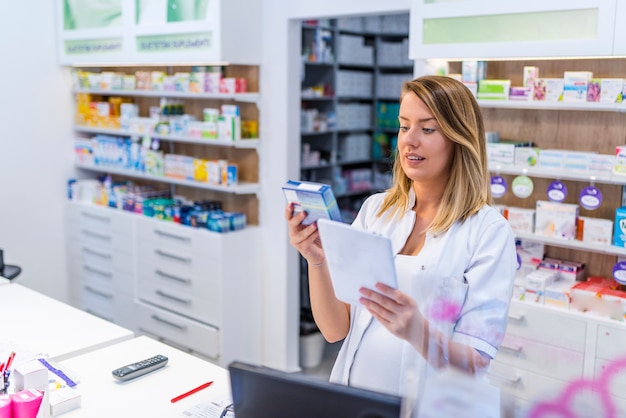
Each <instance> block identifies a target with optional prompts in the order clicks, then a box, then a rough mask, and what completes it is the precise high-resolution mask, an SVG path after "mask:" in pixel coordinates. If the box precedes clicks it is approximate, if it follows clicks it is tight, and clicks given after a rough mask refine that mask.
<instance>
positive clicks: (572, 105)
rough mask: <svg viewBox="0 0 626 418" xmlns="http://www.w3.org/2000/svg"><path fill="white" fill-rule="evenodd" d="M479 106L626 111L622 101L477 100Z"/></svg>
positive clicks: (519, 108)
mask: <svg viewBox="0 0 626 418" xmlns="http://www.w3.org/2000/svg"><path fill="white" fill-rule="evenodd" d="M478 104H479V105H480V107H484V108H495V109H515V110H579V111H585V112H626V104H624V103H598V102H546V101H541V102H540V101H532V100H478Z"/></svg>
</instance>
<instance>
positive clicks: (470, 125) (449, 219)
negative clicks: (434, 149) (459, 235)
mask: <svg viewBox="0 0 626 418" xmlns="http://www.w3.org/2000/svg"><path fill="white" fill-rule="evenodd" d="M407 94H415V95H416V96H417V97H418V98H419V99H420V100H421V101H423V102H424V104H425V105H426V106H427V107H428V109H430V111H431V113H432V114H433V116H434V117H435V119H436V120H437V123H438V124H439V126H440V127H441V131H442V133H443V135H444V136H445V137H446V138H448V139H449V140H450V141H452V142H453V143H454V155H453V157H452V167H451V171H450V177H449V180H448V184H447V185H446V187H445V189H444V192H443V196H442V199H441V203H440V205H439V209H438V211H437V214H436V215H435V218H434V219H433V221H432V223H431V224H430V225H429V226H428V228H426V231H428V232H444V231H447V230H448V229H449V228H450V227H451V226H452V225H453V224H454V223H455V222H457V221H461V222H462V221H465V220H466V219H467V218H469V217H470V216H472V215H474V214H475V213H476V212H478V211H479V210H480V209H481V208H482V207H483V206H484V205H488V204H491V203H492V197H491V186H490V175H489V170H488V168H487V150H486V140H485V127H484V124H483V119H482V114H481V112H480V108H479V106H478V103H477V102H476V100H475V98H474V96H473V95H472V93H471V92H470V90H469V89H468V88H467V87H466V86H465V85H464V84H463V83H461V82H460V81H457V80H455V79H453V78H450V77H446V76H423V77H419V78H416V79H414V80H411V81H408V82H406V83H404V85H403V86H402V94H401V95H400V103H402V99H403V98H404V97H405V96H406V95H407ZM394 153H395V154H394V155H395V161H394V164H393V184H392V186H391V187H390V188H389V189H388V190H387V196H386V197H385V200H384V201H383V205H382V207H381V208H380V210H379V211H378V213H377V216H379V217H380V216H382V215H383V214H384V213H385V212H386V211H388V210H391V211H390V213H389V216H390V218H391V217H393V216H394V215H396V214H398V213H400V212H401V211H403V210H408V209H411V208H408V207H407V206H408V204H409V191H410V190H411V187H412V183H413V182H412V180H411V179H410V178H408V177H407V175H406V174H405V173H404V170H403V169H402V165H401V164H400V160H399V158H397V153H398V150H397V148H396V150H395V151H394ZM419 198H420V197H419V196H416V199H417V200H419Z"/></svg>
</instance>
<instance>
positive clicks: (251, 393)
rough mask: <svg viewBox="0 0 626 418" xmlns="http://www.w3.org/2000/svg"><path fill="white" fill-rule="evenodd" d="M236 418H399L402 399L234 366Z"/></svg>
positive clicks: (310, 378)
mask: <svg viewBox="0 0 626 418" xmlns="http://www.w3.org/2000/svg"><path fill="white" fill-rule="evenodd" d="M228 370H229V372H230V384H231V389H232V395H233V403H234V408H235V416H236V417H237V418H295V417H297V418H334V417H341V418H398V417H400V407H401V402H402V398H401V397H399V396H393V395H388V394H383V393H378V392H373V391H369V390H365V389H359V388H355V387H350V386H345V385H340V384H336V383H330V382H328V381H326V380H322V379H320V378H319V377H313V376H308V375H304V374H301V373H288V372H283V371H279V370H275V369H271V368H268V367H262V366H254V365H250V364H245V363H242V362H237V361H236V362H233V363H231V364H230V365H229V366H228Z"/></svg>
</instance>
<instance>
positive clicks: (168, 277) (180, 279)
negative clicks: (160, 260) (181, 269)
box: [154, 270, 191, 284]
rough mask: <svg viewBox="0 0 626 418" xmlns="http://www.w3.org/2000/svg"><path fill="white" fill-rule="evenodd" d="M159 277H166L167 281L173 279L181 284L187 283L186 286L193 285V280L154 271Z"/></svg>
mask: <svg viewBox="0 0 626 418" xmlns="http://www.w3.org/2000/svg"><path fill="white" fill-rule="evenodd" d="M154 272H155V273H156V274H157V275H159V276H161V277H164V278H166V279H171V280H174V281H177V282H181V283H185V284H189V283H191V279H184V278H182V277H178V276H174V275H173V274H169V273H165V272H163V271H161V270H155V271H154Z"/></svg>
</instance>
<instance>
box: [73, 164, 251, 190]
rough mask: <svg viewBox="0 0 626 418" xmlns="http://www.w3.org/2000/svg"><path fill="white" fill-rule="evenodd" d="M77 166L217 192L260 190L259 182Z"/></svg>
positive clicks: (95, 166)
mask: <svg viewBox="0 0 626 418" xmlns="http://www.w3.org/2000/svg"><path fill="white" fill-rule="evenodd" d="M75 165H76V167H78V168H82V169H84V170H90V171H96V172H100V173H109V174H117V175H121V176H125V177H134V178H139V179H144V180H152V181H158V182H161V183H167V184H176V185H179V186H188V187H194V188H196V189H204V190H213V191H217V192H223V193H231V194H236V195H246V194H255V193H258V191H259V184H258V183H247V182H239V183H238V184H237V185H235V186H218V185H213V184H209V183H201V182H198V181H193V180H181V179H175V178H171V177H164V176H155V175H150V174H144V173H140V172H137V171H132V170H122V169H117V168H111V167H105V166H97V165H93V164H85V163H79V162H77V163H75Z"/></svg>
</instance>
